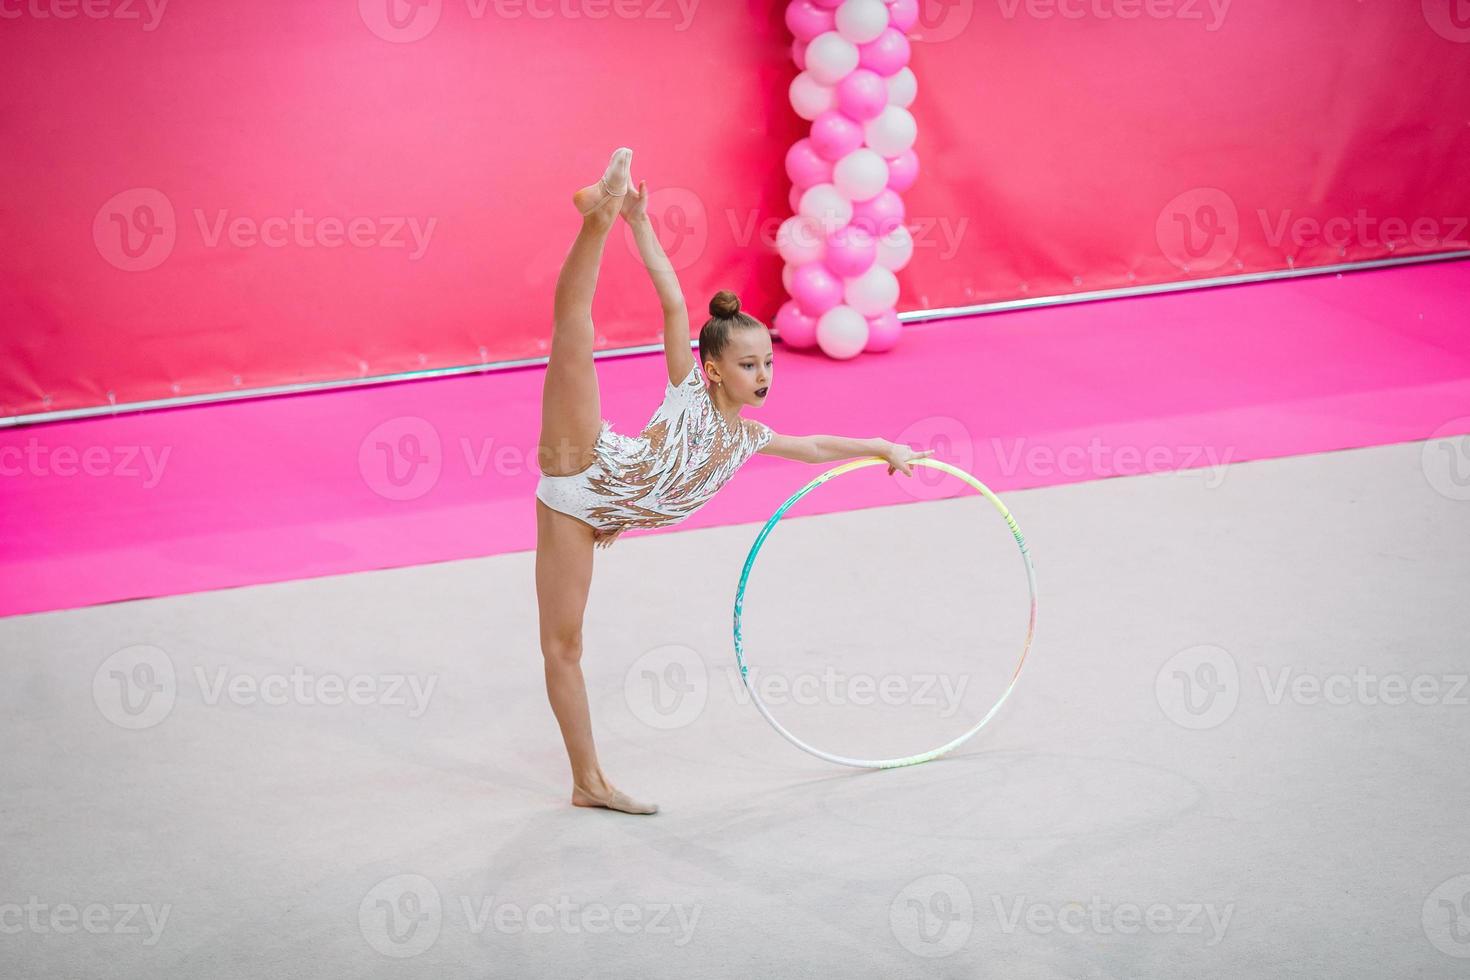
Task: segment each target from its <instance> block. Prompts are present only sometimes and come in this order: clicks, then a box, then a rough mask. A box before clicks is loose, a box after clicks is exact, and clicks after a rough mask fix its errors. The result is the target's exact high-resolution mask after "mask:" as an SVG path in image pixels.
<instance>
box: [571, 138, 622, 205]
mask: <svg viewBox="0 0 1470 980" xmlns="http://www.w3.org/2000/svg"><path fill="white" fill-rule="evenodd" d="M632 166H633V151H632V150H630V149H628V148H627V147H626V146H620V147H618V148H617V149H616V150H614V151H613V155H612V159H611V160H609V161H608V164H607V170H606V171H605V172H604V173H603V175H602V178H601V179H600V180H598V181H597V182H596V183H594V184H588V185H587V186H586V187H583V188H582V189H581V190H579V191H577V192H576V193H575V194H573V195H572V203H573V204H575V205H576V207H577V210H578V211H579V212H580V213H581V214H583V215H588V214H591V213H592V212H593V211H595V210H597V209H598V208H599V207H601V206H603V205H604V204H606V203H607V202H608V201H620V199H621V198H623V197H624V196H625V195H626V194H627V193H628V186H629V184H630V183H631V181H632V176H631V171H632ZM614 213H616V209H614Z"/></svg>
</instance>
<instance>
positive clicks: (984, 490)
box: [735, 456, 1036, 769]
mask: <svg viewBox="0 0 1470 980" xmlns="http://www.w3.org/2000/svg"><path fill="white" fill-rule="evenodd" d="M910 463H911V464H912V465H914V466H929V467H932V468H934V469H936V470H943V471H944V472H945V473H949V474H950V475H952V476H956V477H958V478H959V479H961V480H963V481H965V482H966V483H968V484H969V485H970V486H972V487H974V488H975V489H976V490H978V491H980V493H981V494H983V495H984V497H985V498H986V499H987V500H989V501H990V502H991V503H992V504H994V505H995V509H996V510H998V511H1000V516H1002V517H1004V518H1005V521H1006V525H1007V526H1008V527H1009V528H1010V529H1011V534H1012V535H1014V536H1015V539H1016V544H1017V545H1018V546H1019V547H1020V549H1021V560H1022V561H1023V562H1024V563H1025V565H1026V585H1027V587H1028V588H1029V589H1030V592H1031V618H1030V621H1029V622H1028V623H1027V624H1026V642H1025V644H1024V645H1022V647H1021V659H1020V660H1018V661H1017V662H1016V670H1015V673H1013V674H1011V680H1010V683H1009V684H1007V685H1006V689H1005V691H1004V692H1002V693H1001V696H1000V699H999V700H998V701H996V702H995V704H994V705H993V706H992V707H991V709H990V710H989V711H987V712H986V713H985V717H983V718H981V719H980V722H979V723H978V724H977V725H976V726H975V727H974V728H971V729H970V730H969V731H967V732H965V733H964V734H963V735H960V736H959V737H958V738H956V739H954V740H952V741H949V742H946V743H945V744H943V745H941V746H939V748H937V749H930V750H929V751H928V752H921V753H919V754H918V755H910V756H904V757H902V758H897V759H850V758H848V757H847V756H841V755H835V754H833V753H831V752H824V751H823V750H822V749H819V748H817V747H816V746H813V745H808V744H807V743H805V742H803V741H802V740H801V739H799V738H797V737H796V736H795V735H793V734H791V733H790V732H789V731H787V730H786V729H785V727H784V726H782V724H781V723H780V722H779V721H777V720H776V717H775V715H773V714H771V710H770V709H769V708H767V707H766V703H765V702H764V701H762V700H761V696H760V694H759V693H758V692H757V691H756V689H755V688H754V687H753V686H752V685H751V683H750V679H749V678H748V677H747V676H746V673H747V667H746V666H745V645H744V643H743V642H742V641H741V638H740V616H741V612H742V610H743V609H744V606H745V584H746V582H748V581H749V580H750V570H751V568H753V567H754V566H755V558H756V555H758V554H760V550H761V545H763V544H765V541H766V538H767V537H768V536H769V535H770V533H771V529H772V528H774V527H775V526H776V522H777V521H779V520H780V519H781V517H782V515H784V514H785V513H786V512H787V511H788V510H790V509H791V506H792V505H793V504H795V503H796V502H797V501H798V500H800V499H801V498H802V497H805V496H806V495H807V494H809V493H811V492H812V491H813V490H815V489H816V488H817V487H819V486H821V485H822V484H824V483H826V482H827V481H828V480H830V479H832V478H833V477H835V476H841V475H842V474H843V473H850V472H852V471H853V470H858V469H862V468H863V467H865V466H884V465H888V460H886V459H884V458H882V457H881V456H874V457H871V458H868V459H858V460H854V461H852V462H850V463H843V464H842V465H841V466H835V467H833V468H832V469H830V470H828V471H827V472H825V473H823V474H822V475H821V476H818V477H817V478H816V479H814V480H812V481H811V482H810V483H808V484H807V485H806V486H804V487H802V488H801V489H800V490H798V491H796V493H794V494H792V495H791V497H790V498H789V499H788V500H787V501H786V502H785V503H784V504H782V505H781V506H780V507H779V508H777V509H776V513H774V514H772V515H771V519H770V520H768V521H766V526H765V527H763V528H761V531H760V533H759V534H757V535H756V538H755V543H754V544H753V545H751V546H750V554H749V555H748V556H747V557H746V559H745V567H744V568H743V569H741V572H740V585H739V587H738V588H736V590H735V663H736V664H737V665H739V667H740V680H741V681H742V682H743V683H744V684H745V689H746V690H747V691H749V692H750V696H751V699H752V700H753V701H754V702H755V706H756V707H757V708H759V709H760V713H761V714H762V715H764V716H765V719H766V721H768V722H770V723H771V727H772V728H774V729H776V731H777V732H779V733H781V735H782V736H783V737H784V738H785V739H786V740H787V741H788V742H790V743H791V744H792V745H795V746H796V747H797V748H799V749H801V750H802V751H803V752H810V753H811V754H812V755H814V756H816V757H817V758H819V759H826V760H827V761H828V762H835V763H837V764H839V765H843V766H853V767H856V768H859V769H896V768H898V767H899V766H914V765H918V764H919V763H921V762H928V761H930V760H931V759H937V758H939V757H940V756H942V755H944V754H945V753H946V752H949V751H951V750H952V749H956V748H958V747H959V746H961V745H963V744H964V743H965V742H966V741H968V740H969V739H970V738H971V737H972V736H973V735H974V734H975V733H976V732H978V731H979V730H980V729H982V728H984V727H985V726H986V724H987V723H988V722H989V721H990V719H992V718H994V717H995V714H996V712H998V711H999V710H1000V707H1001V705H1003V704H1005V702H1006V698H1008V697H1010V696H1011V692H1012V691H1013V690H1015V689H1016V681H1017V679H1019V678H1020V676H1021V667H1022V666H1023V665H1024V664H1025V663H1026V654H1027V653H1028V652H1030V650H1031V638H1032V637H1033V636H1035V635H1036V570H1035V569H1034V568H1033V567H1032V565H1031V550H1030V549H1029V548H1028V547H1027V546H1026V537H1025V535H1023V534H1022V533H1021V529H1020V528H1019V527H1017V526H1016V519H1015V518H1014V517H1012V516H1011V512H1010V511H1009V510H1007V509H1006V505H1005V504H1003V503H1001V502H1000V498H999V497H997V496H996V495H995V494H993V493H991V492H990V488H989V487H987V486H986V485H985V484H983V483H981V482H980V481H979V480H977V479H976V478H975V477H973V476H971V475H970V474H969V473H966V472H965V471H964V470H962V469H960V468H959V467H957V466H951V465H950V464H948V463H945V462H942V461H940V460H937V459H933V458H931V457H928V456H925V457H921V458H919V459H914V460H910Z"/></svg>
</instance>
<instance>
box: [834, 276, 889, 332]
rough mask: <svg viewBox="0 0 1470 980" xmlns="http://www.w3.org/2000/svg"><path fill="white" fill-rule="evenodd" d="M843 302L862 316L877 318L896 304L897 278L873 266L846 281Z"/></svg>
mask: <svg viewBox="0 0 1470 980" xmlns="http://www.w3.org/2000/svg"><path fill="white" fill-rule="evenodd" d="M843 300H844V301H845V302H846V303H847V305H848V306H850V307H852V308H853V309H854V310H857V311H858V312H859V313H861V314H862V315H863V316H877V315H879V314H880V313H883V312H885V311H887V310H891V309H893V305H894V304H895V303H897V302H898V277H897V276H895V275H894V274H893V273H892V272H890V271H889V270H887V269H885V268H883V267H882V266H881V265H877V264H875V265H874V266H873V267H872V268H871V269H869V270H868V271H867V272H864V273H863V274H862V275H860V276H854V277H853V278H851V279H849V280H847V282H846V283H845V284H844V287H843ZM865 342H866V341H865Z"/></svg>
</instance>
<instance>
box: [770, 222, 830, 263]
mask: <svg viewBox="0 0 1470 980" xmlns="http://www.w3.org/2000/svg"><path fill="white" fill-rule="evenodd" d="M776 249H777V251H779V252H780V253H781V258H783V259H785V260H786V261H787V262H789V263H791V264H792V265H806V264H807V263H808V262H820V261H822V257H823V256H825V255H826V254H827V238H826V236H825V235H823V234H822V230H821V228H820V227H819V226H818V225H817V223H816V222H815V221H813V220H812V219H811V218H806V217H802V216H801V215H795V216H793V217H790V218H787V219H786V220H785V221H783V222H781V227H780V228H778V229H777V230H776Z"/></svg>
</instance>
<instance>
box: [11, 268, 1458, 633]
mask: <svg viewBox="0 0 1470 980" xmlns="http://www.w3.org/2000/svg"><path fill="white" fill-rule="evenodd" d="M905 329H906V335H905V337H904V338H903V342H902V343H901V344H900V345H899V347H898V349H896V350H895V351H893V352H891V353H888V354H884V355H873V356H865V357H862V358H859V359H857V360H856V361H852V362H848V363H836V362H833V361H830V360H828V359H827V358H825V357H823V356H821V355H820V354H811V353H806V352H800V351H792V350H787V349H785V348H783V347H782V346H781V345H780V344H777V345H776V365H777V371H776V375H775V382H774V384H773V386H772V391H771V396H770V399H769V403H768V405H767V406H766V407H765V408H763V409H762V410H761V411H760V412H759V413H750V414H751V417H755V418H759V419H760V420H761V421H763V422H766V423H767V424H769V425H770V426H772V427H773V428H775V429H776V431H778V432H784V433H792V434H801V433H834V434H842V435H852V436H863V437H867V436H883V437H885V438H889V439H893V440H896V441H898V440H901V441H906V442H909V443H912V444H914V445H918V446H921V447H923V448H934V449H936V450H937V453H938V455H939V456H940V457H941V458H944V459H947V460H949V461H951V462H953V463H955V464H956V465H959V466H961V467H963V468H966V469H969V470H971V471H972V472H974V473H975V474H976V475H977V476H979V477H980V478H981V479H982V480H984V481H985V482H986V483H988V484H989V485H990V486H991V487H992V488H993V489H995V490H996V491H998V492H1000V491H1005V490H1010V489H1016V488H1023V487H1033V486H1042V485H1049V484H1058V483H1070V482H1076V481H1080V480H1091V479H1098V478H1103V477H1108V476H1117V475H1129V474H1136V473H1145V472H1154V471H1160V470H1172V469H1188V468H1198V467H1206V466H1217V465H1223V464H1227V463H1236V462H1242V461H1245V460H1251V459H1261V458H1269V457H1278V456H1287V455H1294V454H1300V453H1311V452H1323V451H1327V450H1334V449H1345V448H1352V447H1358V446H1369V445H1379V444H1385V443H1394V442H1404V441H1409V440H1417V439H1424V438H1427V437H1429V436H1431V435H1451V434H1455V435H1459V434H1464V433H1466V432H1470V263H1465V262H1455V263H1437V264H1432V265H1425V266H1416V267H1409V268H1400V269H1393V270H1378V271H1370V272H1358V273H1353V274H1350V275H1346V276H1341V277H1338V276H1321V277H1313V278H1306V279H1297V280H1291V281H1286V282H1274V283H1263V284H1257V285H1251V286H1234V287H1229V288H1222V289H1211V290H1201V291H1193V292H1185V293H1175V294H1169V295H1164V296H1153V297H1146V298H1135V299H1126V300H1111V301H1107V302H1100V303H1089V304H1082V305H1075V306H1065V307H1054V308H1050V309H1041V310H1031V311H1023V312H1016V313H1007V314H998V315H991V316H986V317H976V318H969V319H963V320H948V321H941V322H936V323H928V324H914V325H912V326H909V327H907V328H905ZM598 373H599V375H600V377H601V382H602V391H603V414H604V415H606V416H607V417H608V418H610V419H612V420H613V421H614V422H615V423H617V427H618V428H619V429H620V430H621V431H625V432H629V433H634V432H637V431H638V429H640V428H641V427H642V425H643V423H644V422H645V421H647V419H648V416H649V415H650V414H651V413H652V411H653V409H654V407H655V406H656V405H657V403H658V401H659V399H660V397H661V393H662V390H663V384H664V381H665V379H666V377H667V375H666V373H665V371H664V366H663V359H662V356H661V355H651V356H646V357H632V358H624V359H618V360H611V361H605V362H600V363H599V367H598ZM541 377H542V370H541V369H540V368H534V369H524V370H517V371H507V372H498V373H492V374H486V375H477V376H468V377H460V378H451V379H440V380H430V381H419V382H409V383H401V384H391V385H379V386H375V387H370V388H362V389H355V390H347V391H338V392H327V393H321V394H313V395H297V396H290V397H280V398H263V399H253V400H248V401H242V402H236V403H233V404H223V405H213V406H199V407H192V408H182V409H172V410H167V411H156V412H146V413H133V414H123V415H118V416H114V417H109V418H99V419H90V420H83V421H78V422H63V423H54V424H49V425H41V426H28V427H21V428H15V429H8V430H0V615H14V614H18V613H27V612H38V611H44V610H51V609H62V608H71V607H76V606H84V605H90V604H94V603H102V602H111V601H116V600H122V599H133V598H140V597H145V596H157V595H171V594H177V593H183V592H194V591H199V590H204V589H218V588H226V587H230V586H238V585H248V584H252V583H259V582H273V581H280V580H285V579H296V578H306V577H311V576H317V575H331V574H337V573H342V572H354V571H360V570H363V569H372V568H388V567H397V566H403V565H413V564H418V563H422V562H432V561H444V560H448V559H455V558H466V557H473V556H479V555H488V554H494V553H499V552H508V551H520V550H525V549H529V548H533V547H534V546H535V512H534V504H533V490H534V487H535V483H536V477H537V471H536V468H535V463H534V447H535V440H536V436H537V429H538V423H539V415H540V407H541V401H540V392H541ZM818 472H820V469H818V468H815V467H810V466H806V465H803V464H799V463H792V462H788V461H785V460H779V459H774V458H770V457H761V456H757V457H756V458H755V459H754V460H752V461H751V462H750V463H749V464H747V465H746V467H745V469H743V470H742V471H741V473H740V474H739V475H738V476H737V477H736V479H735V480H734V481H733V482H732V483H731V484H730V485H729V486H728V487H727V488H726V489H725V490H724V491H722V492H721V494H720V495H719V496H718V497H716V498H715V499H714V500H713V501H712V502H711V503H710V504H708V505H707V506H706V507H705V508H704V509H703V510H702V511H700V512H699V513H698V514H696V515H695V516H694V517H693V518H691V519H690V520H688V521H687V522H685V523H684V524H683V525H680V528H695V527H704V526H709V525H715V524H730V523H739V522H749V521H763V520H765V519H766V518H767V517H769V516H770V514H771V513H772V511H774V510H775V508H776V507H777V506H778V505H779V504H780V503H781V502H782V501H783V500H785V499H786V498H787V497H788V496H789V495H790V494H791V493H792V492H794V491H795V490H796V489H797V488H799V487H800V486H801V485H802V484H803V483H804V482H805V481H807V480H808V479H810V478H811V477H812V476H814V475H816V474H817V473H818ZM882 473H883V471H882V470H879V469H873V470H865V471H863V474H862V475H864V476H869V477H873V478H868V479H860V478H859V476H858V475H854V476H853V477H852V478H850V479H844V480H837V481H833V482H832V483H831V484H828V485H827V486H825V487H823V488H822V490H821V491H819V492H818V493H816V494H813V495H812V496H811V497H809V498H807V500H806V501H803V503H802V506H801V512H802V513H808V514H810V513H824V512H827V511H834V510H846V509H851V508H859V507H871V506H878V505H884V504H894V503H903V502H907V501H913V500H916V499H925V498H927V497H932V496H937V495H948V494H950V493H952V492H953V491H954V488H955V484H954V483H952V482H936V481H935V480H934V479H933V477H934V476H936V475H937V474H934V473H933V472H932V471H921V472H920V475H919V476H916V477H914V478H912V479H909V480H905V479H904V478H902V477H896V478H889V477H886V476H883V477H882V479H877V478H876V477H874V476H873V475H874V474H877V475H882ZM678 530H679V528H675V529H671V530H664V531H655V532H630V534H628V535H626V536H625V539H628V538H632V537H634V536H636V535H637V534H639V533H677V531H678Z"/></svg>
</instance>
